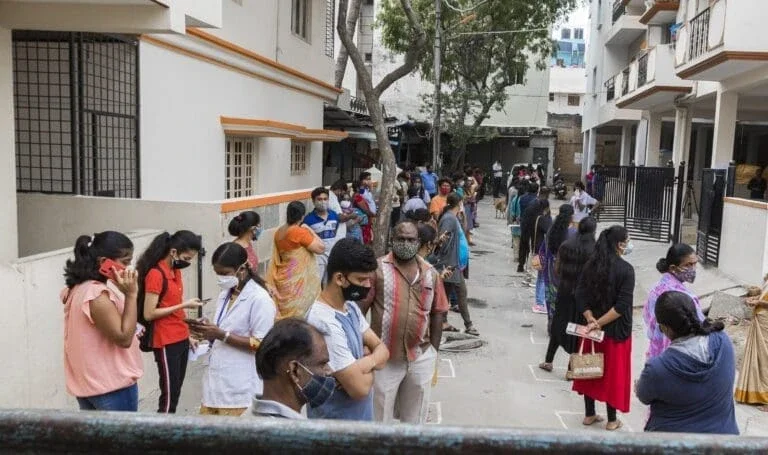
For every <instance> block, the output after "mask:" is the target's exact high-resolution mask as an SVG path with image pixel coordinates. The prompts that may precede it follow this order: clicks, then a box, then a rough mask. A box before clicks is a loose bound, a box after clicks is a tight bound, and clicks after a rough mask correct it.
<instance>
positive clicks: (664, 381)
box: [635, 291, 739, 434]
mask: <svg viewBox="0 0 768 455" xmlns="http://www.w3.org/2000/svg"><path fill="white" fill-rule="evenodd" d="M654 312H655V315H656V321H657V322H658V323H659V326H660V327H661V330H662V331H663V332H664V334H665V335H666V336H667V337H668V338H669V339H670V340H672V343H671V344H670V346H669V348H668V349H667V350H665V351H664V352H663V353H661V354H660V355H659V356H658V357H655V358H653V359H651V360H650V361H649V362H648V363H647V364H646V365H645V368H644V369H643V373H642V374H641V375H640V379H639V380H638V381H637V385H636V386H635V391H636V394H637V398H638V399H639V400H640V401H641V402H642V403H644V404H649V405H651V416H650V418H649V419H648V422H647V423H646V424H645V431H663V432H670V433H712V434H739V427H738V425H737V424H736V412H735V409H734V404H733V381H734V379H735V376H736V358H735V355H734V353H733V343H732V342H731V339H730V338H729V337H728V335H727V334H726V333H725V332H723V328H724V325H723V323H722V322H719V321H718V322H714V323H713V322H710V321H709V320H704V321H703V322H702V321H701V320H699V315H698V311H697V309H696V305H695V304H694V302H693V299H691V296H690V295H689V294H688V293H687V292H679V291H667V292H665V293H663V294H661V295H660V296H659V298H658V300H657V302H656V306H655V308H654Z"/></svg>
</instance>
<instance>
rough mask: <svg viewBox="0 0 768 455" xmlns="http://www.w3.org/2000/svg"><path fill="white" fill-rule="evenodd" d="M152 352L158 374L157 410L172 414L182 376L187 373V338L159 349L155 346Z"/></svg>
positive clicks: (174, 409) (177, 399)
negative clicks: (158, 394)
mask: <svg viewBox="0 0 768 455" xmlns="http://www.w3.org/2000/svg"><path fill="white" fill-rule="evenodd" d="M154 353H155V362H157V372H158V374H159V376H160V399H159V400H158V406H157V412H159V413H164V414H174V413H175V412H176V405H177V404H179V396H180V395H181V386H182V385H183V384H184V376H186V374H187V360H188V359H189V340H182V341H179V342H178V343H173V344H168V345H165V346H163V347H162V348H159V349H158V348H155V349H154Z"/></svg>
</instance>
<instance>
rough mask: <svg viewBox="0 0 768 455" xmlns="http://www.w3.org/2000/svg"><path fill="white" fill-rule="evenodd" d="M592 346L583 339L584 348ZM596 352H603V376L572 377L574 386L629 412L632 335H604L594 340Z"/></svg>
mask: <svg viewBox="0 0 768 455" xmlns="http://www.w3.org/2000/svg"><path fill="white" fill-rule="evenodd" d="M579 341H581V340H579ZM591 349H592V348H591V346H590V341H589V340H585V341H584V352H587V350H589V351H590V352H591ZM595 352H602V353H603V356H604V357H603V361H604V370H605V373H603V377H602V378H600V379H576V380H574V381H573V390H574V391H575V392H578V393H580V394H581V395H586V396H588V397H589V398H592V399H593V400H595V401H602V402H604V403H607V404H608V405H610V406H611V407H613V408H616V409H617V410H619V411H621V412H623V413H628V412H629V399H630V393H631V387H630V382H631V381H632V337H631V336H630V337H629V338H627V339H626V340H623V341H616V340H614V339H613V338H610V337H608V336H607V335H606V337H605V339H604V340H603V342H602V343H595Z"/></svg>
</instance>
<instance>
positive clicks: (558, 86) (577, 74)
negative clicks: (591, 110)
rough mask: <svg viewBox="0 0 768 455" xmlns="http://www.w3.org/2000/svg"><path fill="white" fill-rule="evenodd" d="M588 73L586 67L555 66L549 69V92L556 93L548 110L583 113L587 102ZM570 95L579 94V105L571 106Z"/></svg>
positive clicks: (571, 113)
mask: <svg viewBox="0 0 768 455" xmlns="http://www.w3.org/2000/svg"><path fill="white" fill-rule="evenodd" d="M586 82H587V73H586V69H584V68H561V67H559V66H553V67H552V68H550V70H549V92H550V93H552V94H554V97H555V99H554V101H549V104H548V107H547V112H549V113H551V114H570V115H575V114H582V112H583V109H584V102H585V98H586V96H585V93H584V89H585V88H586ZM568 95H579V105H578V106H569V105H568Z"/></svg>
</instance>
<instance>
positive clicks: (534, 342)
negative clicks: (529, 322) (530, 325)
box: [528, 330, 549, 344]
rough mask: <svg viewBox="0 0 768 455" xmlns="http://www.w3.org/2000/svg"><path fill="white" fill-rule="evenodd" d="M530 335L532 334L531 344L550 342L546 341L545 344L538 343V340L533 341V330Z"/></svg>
mask: <svg viewBox="0 0 768 455" xmlns="http://www.w3.org/2000/svg"><path fill="white" fill-rule="evenodd" d="M528 333H529V334H530V338H531V344H549V341H546V342H543V343H539V342H537V341H536V340H534V339H533V330H531V331H530V332H528Z"/></svg>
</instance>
